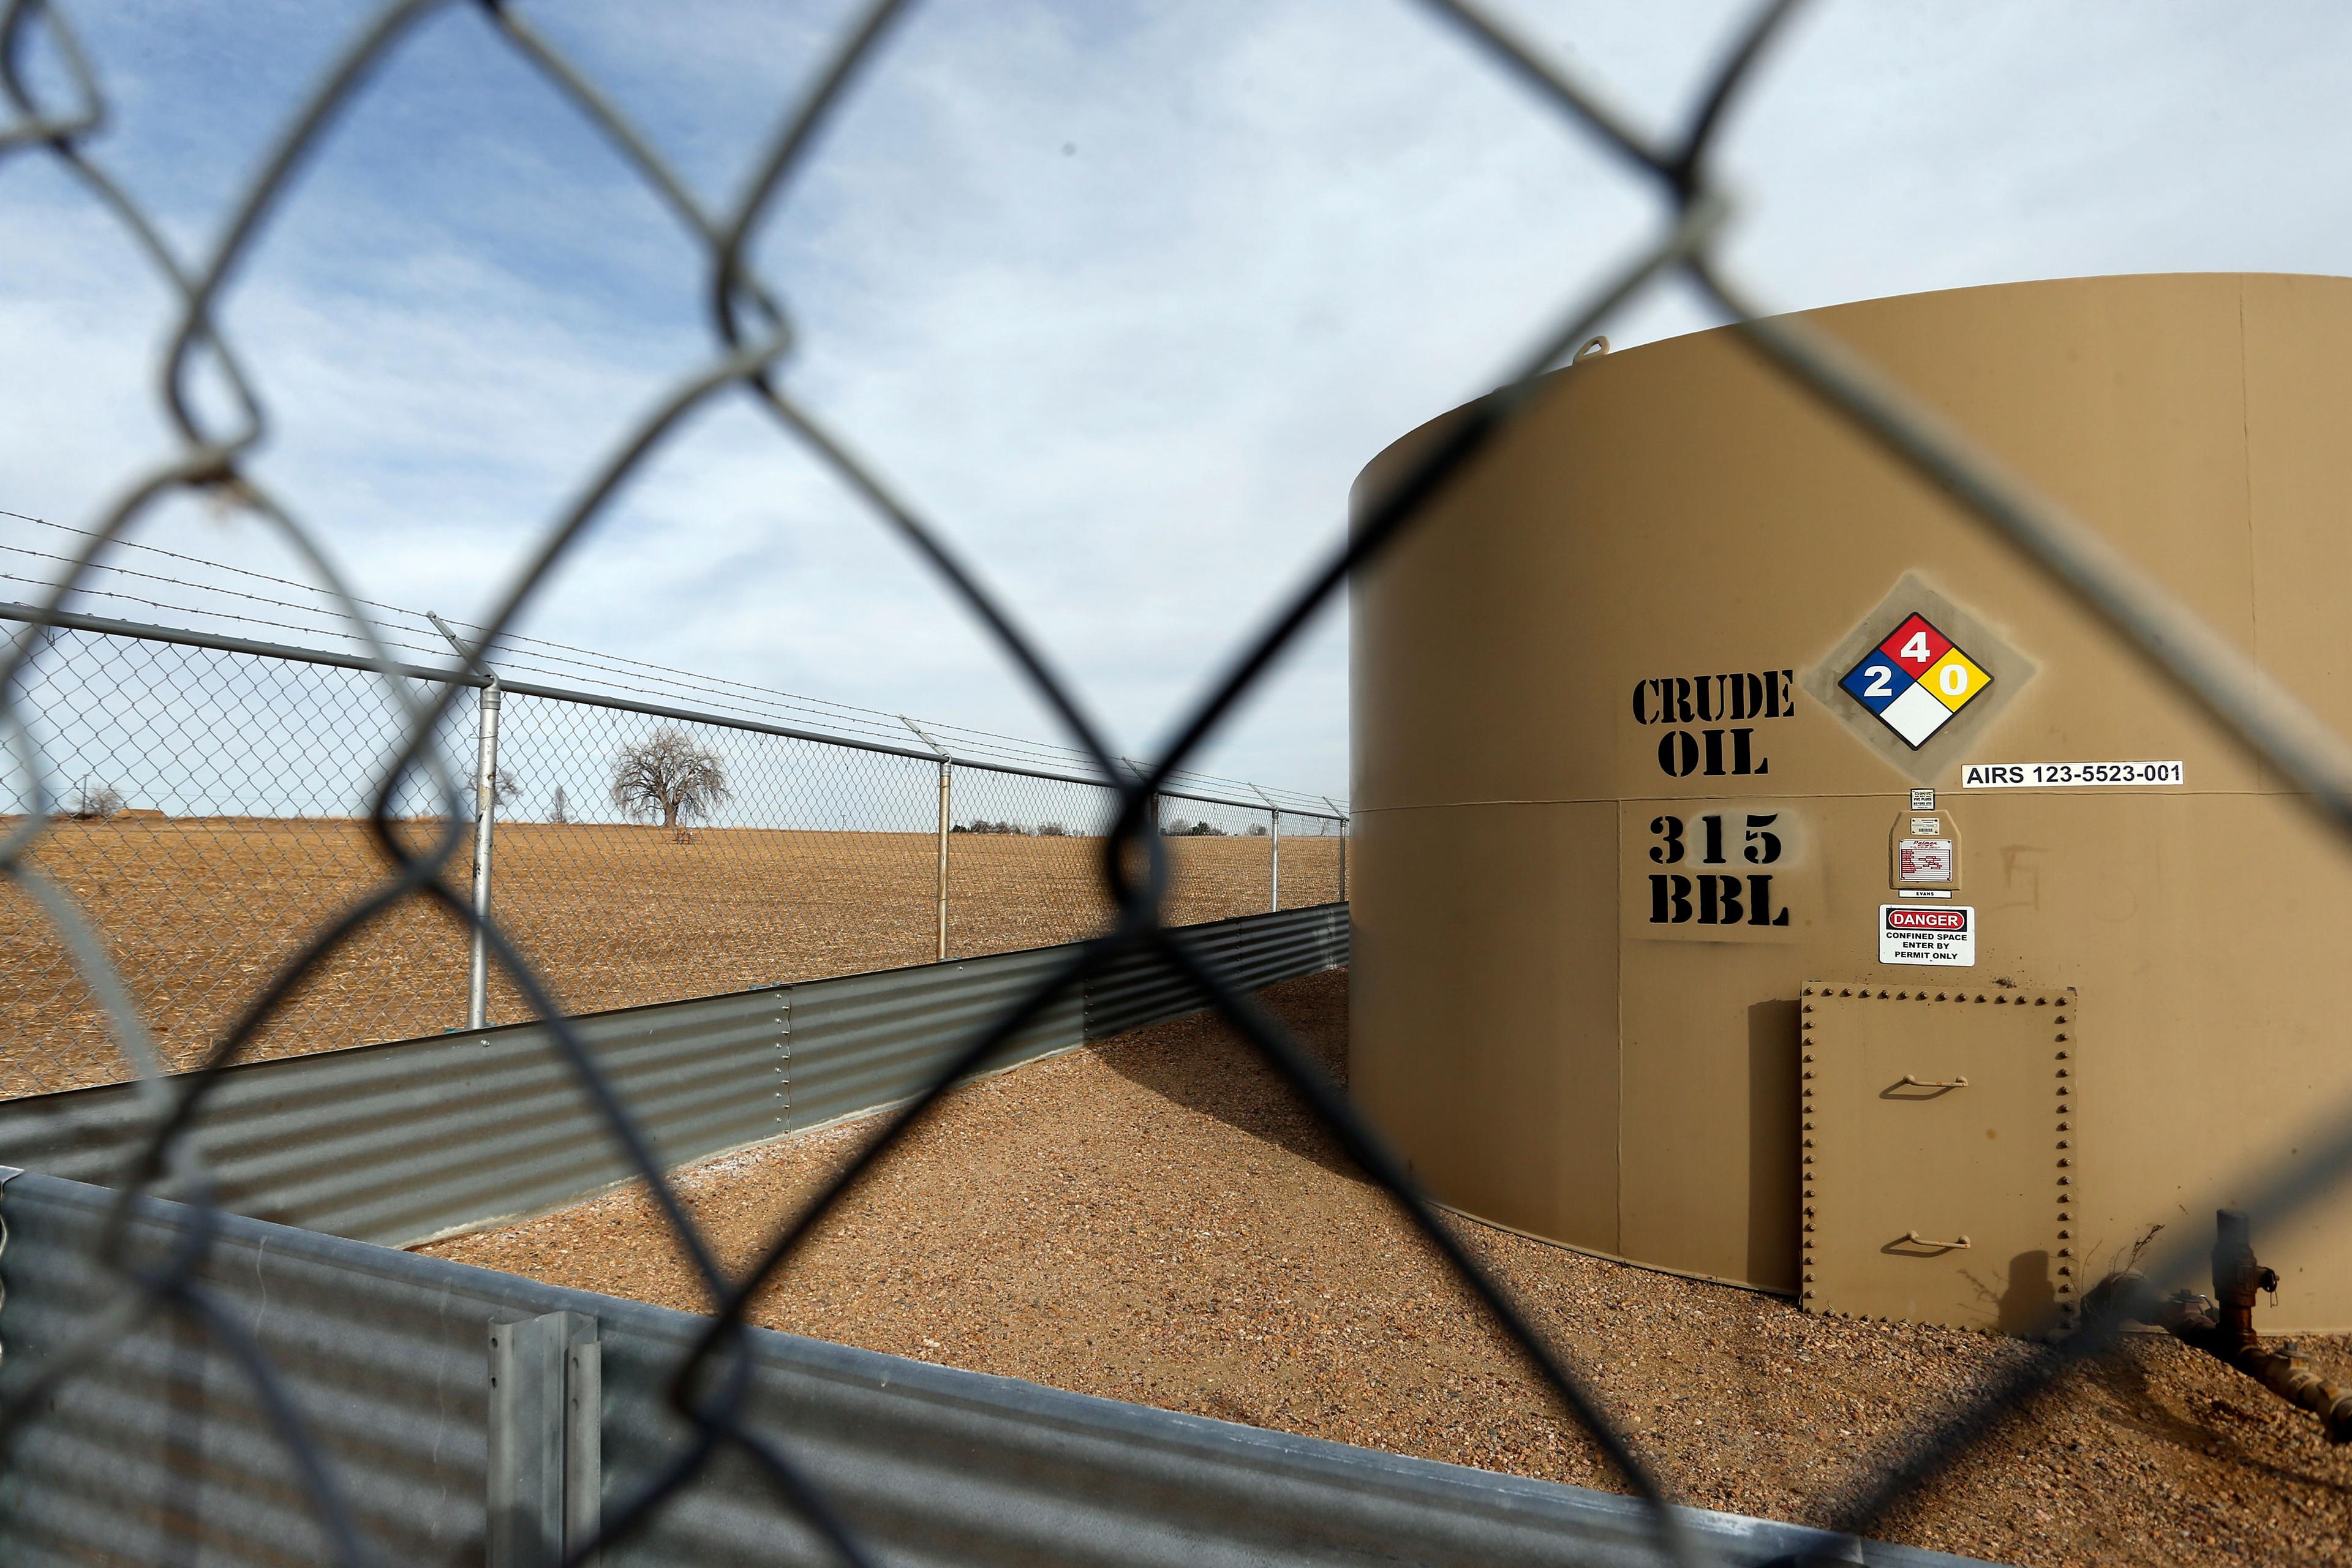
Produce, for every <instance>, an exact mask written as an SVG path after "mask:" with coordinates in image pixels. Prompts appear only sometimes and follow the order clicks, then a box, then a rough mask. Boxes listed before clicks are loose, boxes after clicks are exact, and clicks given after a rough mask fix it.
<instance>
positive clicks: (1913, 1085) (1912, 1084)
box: [1902, 1072, 1969, 1089]
mask: <svg viewBox="0 0 2352 1568" xmlns="http://www.w3.org/2000/svg"><path fill="white" fill-rule="evenodd" d="M1902 1087H1904V1088H1905V1089H1966V1088H1968V1087H1969V1080H1968V1079H1964V1078H1913V1077H1912V1076H1911V1075H1910V1074H1909V1073H1907V1072H1906V1073H1905V1074H1904V1075H1903V1084H1902Z"/></svg>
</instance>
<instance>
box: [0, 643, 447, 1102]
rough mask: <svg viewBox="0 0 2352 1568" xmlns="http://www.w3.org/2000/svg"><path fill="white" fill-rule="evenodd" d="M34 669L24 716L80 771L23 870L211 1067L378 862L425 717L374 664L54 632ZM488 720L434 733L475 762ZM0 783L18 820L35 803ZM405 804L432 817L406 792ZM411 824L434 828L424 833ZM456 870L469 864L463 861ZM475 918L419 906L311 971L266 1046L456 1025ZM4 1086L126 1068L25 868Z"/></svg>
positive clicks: (61, 793) (3, 992) (10, 980)
mask: <svg viewBox="0 0 2352 1568" xmlns="http://www.w3.org/2000/svg"><path fill="white" fill-rule="evenodd" d="M45 641H46V644H47V646H46V647H42V648H41V649H40V651H39V652H38V653H37V655H36V656H35V658H33V660H32V661H31V663H30V664H29V665H28V666H27V667H26V670H25V672H24V673H23V675H22V676H21V677H20V679H21V682H22V685H21V691H22V698H21V701H22V708H21V710H20V711H21V712H22V713H23V714H24V715H25V718H26V724H27V726H28V729H29V731H30V732H31V735H32V737H33V739H34V743H35V744H37V746H38V747H39V748H40V752H41V754H42V755H43V756H44V757H45V758H46V759H47V766H48V767H49V768H50V769H51V770H52V772H53V773H54V776H55V777H56V778H57V779H58V782H59V784H61V785H62V786H63V787H61V788H60V789H58V790H56V791H54V792H52V795H51V799H50V801H49V803H48V805H47V809H48V810H49V811H50V812H51V813H52V814H61V815H52V816H51V818H50V819H49V820H48V821H47V822H46V823H45V824H43V825H41V827H42V830H41V831H40V833H39V834H38V836H37V837H35V838H34V839H33V840H32V842H31V845H30V847H29V851H28V854H27V863H28V864H29V865H31V866H33V867H37V868H39V870H40V871H41V872H42V873H43V874H44V875H46V876H47V877H48V878H50V879H53V880H54V881H55V883H56V884H57V885H58V887H60V888H62V889H67V890H68V891H70V892H71V894H72V895H73V897H74V899H75V900H76V901H77V902H78V904H79V907H80V909H81V910H82V914H83V918H84V919H85V920H86V921H88V922H89V926H90V928H91V930H92V931H93V932H94V933H95V934H96V936H97V937H98V939H99V940H100V942H103V944H104V946H105V949H106V952H107V953H108V955H109V957H110V961H111V962H112V963H113V964H114V966H115V968H116V970H117V972H118V973H120V975H121V979H122V982H123V984H125V985H126V986H127V987H128V988H129V990H130V992H131V995H132V996H133V997H134V998H135V999H136V1001H137V1002H138V1004H139V1005H140V1006H141V1008H142V1011H143V1013H144V1015H145V1016H146V1019H147V1022H148V1026H149V1028H150V1029H151V1030H152V1033H153V1036H154V1039H155V1043H156V1046H157V1047H158V1049H159V1050H160V1051H161V1052H162V1054H163V1059H164V1060H165V1061H166V1062H167V1063H168V1064H170V1065H171V1066H173V1067H174V1068H189V1067H194V1066H195V1065H196V1064H197V1063H199V1062H200V1061H202V1060H203V1059H204V1057H205V1053H206V1052H207V1051H208V1050H210V1049H211V1048H212V1047H214V1046H215V1045H216V1044H217V1043H218V1042H219V1041H220V1040H221V1039H222V1038H223V1037H225V1036H226V1034H227V1032H228V1029H229V1027H230V1026H231V1025H232V1024H233V1023H234V1021H235V1019H236V1013H237V1010H238V1008H239V1007H240V1006H241V1005H243V1004H244V1003H245V1001H247V999H249V998H250V996H251V994H252V993H253V991H254V988H255V987H256V986H257V984H260V983H261V981H262V979H263V978H264V977H266V976H268V974H270V973H273V972H274V971H276V970H277V969H278V967H280V966H281V965H282V964H283V963H285V962H286V960H287V958H288V957H289V954H290V953H292V952H293V951H294V950H295V948H296V947H297V946H298V945H299V942H300V941H301V938H302V934H303V933H304V932H305V931H310V930H311V929H313V928H314V927H316V926H317V925H319V924H320V922H321V921H326V920H328V919H330V918H331V916H332V915H333V914H334V912H335V911H336V910H340V909H342V908H344V907H345V906H347V905H348V904H350V903H351V901H352V900H353V899H355V898H357V897H359V896H360V895H361V894H362V893H363V892H364V891H365V890H366V889H368V888H369V887H371V886H372V885H373V884H374V883H376V882H377V881H379V880H380V879H382V877H383V858H382V856H381V855H380V854H379V853H378V851H377V849H376V847H375V844H374V839H373V835H372V833H371V830H370V828H369V826H368V823H367V809H368V801H369V797H370V795H372V794H373V792H374V785H375V782H376V780H377V779H378V778H379V777H380V775H381V773H382V771H383V763H384V759H385V758H386V757H388V756H391V755H393V754H394V753H396V752H397V751H398V749H399V747H400V744H401V741H402V736H403V733H404V730H405V728H406V725H407V722H408V718H407V715H406V714H405V713H404V712H403V711H402V710H401V709H400V708H399V707H398V706H397V705H395V704H393V703H389V702H387V701H386V700H384V696H383V689H382V687H381V684H380V683H379V681H378V680H377V679H376V678H375V677H374V676H373V675H371V674H369V673H367V672H365V671H360V670H349V669H337V668H329V667H325V666H320V665H311V664H298V663H293V662H290V661H287V660H281V659H261V658H250V657H247V656H245V655H241V654H235V653H228V652H224V651H222V650H218V649H214V648H195V647H178V646H174V645H171V644H165V643H151V642H139V641H134V640H131V639H128V638H122V637H103V636H97V635H93V634H90V633H87V632H79V631H68V630H61V629H58V630H51V631H49V632H47V634H46V636H45ZM471 730H472V715H471V714H470V713H469V712H462V711H455V710H453V711H452V712H450V713H448V714H446V715H445V716H444V717H443V718H442V720H441V721H439V722H438V724H437V725H436V731H435V736H434V745H435V747H436V750H437V751H438V752H440V753H441V754H442V755H444V756H462V755H464V754H465V753H466V752H467V751H468V750H469V749H470V747H471V744H472V734H471ZM32 786H33V781H32V780H31V778H30V777H29V776H28V775H27V774H26V773H25V772H24V770H23V769H22V768H16V769H11V770H8V771H7V773H5V775H0V805H5V810H6V812H7V814H8V817H9V819H10V821H11V823H12V824H13V825H16V826H23V825H25V824H26V823H27V822H28V820H29V819H28V816H27V814H28V813H30V812H31V811H32V810H33V809H34V808H35V799H34V791H33V787H32ZM390 808H391V809H390V816H391V817H392V818H393V819H394V821H395V822H400V823H404V824H405V823H406V822H408V820H409V819H412V818H423V817H431V816H434V814H435V813H436V811H437V810H438V805H437V803H436V802H435V801H433V800H432V798H431V796H430V794H429V793H428V792H427V791H425V789H423V788H421V787H417V785H415V784H403V786H402V787H401V788H400V789H398V790H397V791H395V792H394V797H393V798H392V800H391V802H390ZM401 831H402V832H404V833H405V834H407V835H409V836H410V837H413V838H415V839H416V840H417V841H419V842H422V841H424V840H425V839H427V838H429V837H431V834H432V831H433V830H432V829H431V828H430V827H428V828H425V829H423V830H421V831H420V830H416V829H414V828H411V827H407V826H404V827H403V828H402V829H401ZM456 874H457V875H460V876H462V875H463V871H462V866H461V868H460V869H459V871H458V872H457V873H456ZM465 940H466V939H465V928H464V926H463V925H462V924H461V923H460V922H459V921H457V920H456V919H454V918H453V917H452V916H451V915H450V914H449V913H448V912H447V911H446V910H442V909H440V908H437V907H436V906H434V905H432V904H430V903H428V902H426V901H424V900H408V901H406V902H404V903H403V904H402V905H401V906H400V907H398V908H397V909H394V910H391V911H389V912H388V913H387V915H386V916H385V918H384V919H383V920H382V921H377V922H376V923H375V924H374V925H373V926H371V927H370V928H369V929H368V930H366V931H362V932H359V933H357V934H356V935H355V936H354V938H353V940H352V942H348V943H346V944H344V945H343V946H342V947H341V948H340V949H339V950H338V951H337V952H335V953H334V954H333V955H332V956H331V957H330V958H329V959H328V960H327V961H326V962H325V963H321V964H320V965H319V966H318V967H317V968H316V969H315V970H314V971H313V972H312V973H311V974H310V977H309V978H308V980H307V981H306V983H305V984H304V985H303V986H302V988H301V990H300V991H299V993H298V994H295V995H294V996H292V997H290V998H289V1000H288V1002H287V1004H286V1005H284V1006H282V1007H280V1008H279V1009H278V1010H277V1011H276V1012H275V1013H274V1014H273V1015H272V1016H271V1017H270V1018H269V1019H268V1021H267V1023H266V1025H265V1026H263V1027H262V1028H261V1029H260V1031H259V1032H257V1035H256V1036H255V1037H254V1040H253V1042H252V1046H251V1047H250V1048H249V1050H248V1051H247V1055H248V1056H249V1057H264V1056H275V1055H281V1054H286V1053H289V1052H299V1051H303V1050H315V1049H319V1048H321V1047H326V1046H336V1045H350V1044H355V1043H358V1042H360V1041H362V1040H368V1039H399V1038H404V1037H411V1036H416V1035H424V1034H429V1033H432V1032H434V1031H436V1030H439V1029H442V1028H446V1027H447V1026H449V1025H450V1024H452V1023H454V1022H458V1021H461V1020H462V1018H463V1016H464V1005H465V984H466V980H465V968H466V958H465V951H466V949H465ZM0 1017H5V1019H6V1025H7V1028H8V1036H7V1038H6V1040H5V1043H0V1094H12V1095H13V1094H27V1093H40V1092H46V1091H47V1090H51V1089H68V1088H75V1087H79V1086H80V1085H84V1084H89V1083H100V1082H108V1081H111V1080H113V1079H119V1078H121V1076H122V1073H123V1069H124V1066H125V1064H124V1062H123V1059H122V1058H121V1053H120V1052H118V1051H117V1050H116V1049H115V1048H114V1047H113V1045H112V1044H111V1042H110V1032H109V1025H108V1021H107V1017H106V1015H105V1012H104V1010H103V1009H102V1008H101V1007H100V1005H98V1003H97V999H96V998H95V997H94V996H93V995H92V994H91V993H90V991H89V987H88V986H87V984H85V983H84V980H83V977H82V975H81V974H80V973H79V966H78V965H77V964H76V963H75V962H74V961H73V959H72V957H71V955H70V954H69V953H68V952H67V950H66V949H65V948H64V947H63V946H62V945H61V944H60V942H59V941H58V933H57V931H56V930H55V929H54V928H53V927H52V926H51V925H50V924H49V923H48V922H47V921H46V920H45V919H43V918H42V916H41V914H40V911H39V910H38V908H37V904H36V903H35V901H34V900H32V899H31V898H30V897H29V896H28V895H27V894H26V891H25V890H24V889H23V887H22V886H21V885H18V884H13V883H12V884H10V885H9V886H7V887H6V888H5V890H0Z"/></svg>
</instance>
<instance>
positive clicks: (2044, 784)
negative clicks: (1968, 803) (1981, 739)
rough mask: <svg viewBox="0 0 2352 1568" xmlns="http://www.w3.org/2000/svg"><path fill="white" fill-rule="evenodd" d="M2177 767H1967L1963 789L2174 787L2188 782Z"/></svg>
mask: <svg viewBox="0 0 2352 1568" xmlns="http://www.w3.org/2000/svg"><path fill="white" fill-rule="evenodd" d="M2186 773H2187V770H2186V769H2184V768H2183V767H2182V766H2181V764H2180V763H1969V765H1968V766H1967V767H1964V768H1962V769H1961V770H1960V787H1961V788H1962V789H2050V788H2053V787H2055V788H2061V789H2063V788H2066V787H2068V786H2071V785H2085V784H2088V785H2104V786H2106V787H2110V788H2112V787H2114V786H2115V785H2117V784H2185V783H2187V782H2188V779H2187V777H2186Z"/></svg>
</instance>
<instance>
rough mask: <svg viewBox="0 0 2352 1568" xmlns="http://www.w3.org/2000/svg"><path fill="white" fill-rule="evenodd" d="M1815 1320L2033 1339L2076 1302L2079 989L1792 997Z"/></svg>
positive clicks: (1842, 989)
mask: <svg viewBox="0 0 2352 1568" xmlns="http://www.w3.org/2000/svg"><path fill="white" fill-rule="evenodd" d="M1800 1007H1801V1015H1800V1016H1801V1021H1802V1029H1801V1035H1800V1040H1801V1045H1800V1047H1799V1057H1800V1065H1799V1073H1800V1078H1799V1084H1800V1087H1801V1111H1802V1114H1801V1118H1800V1123H1801V1131H1800V1133H1799V1137H1800V1139H1801V1151H1800V1152H1801V1171H1802V1173H1803V1185H1802V1190H1803V1193H1804V1199H1803V1204H1804V1212H1803V1215H1802V1232H1801V1234H1802V1237H1803V1243H1804V1248H1803V1257H1804V1265H1803V1270H1802V1279H1801V1285H1800V1289H1801V1295H1800V1298H1799V1300H1800V1301H1801V1304H1802V1305H1803V1307H1804V1308H1805V1309H1806V1310H1808V1311H1815V1312H1834V1313H1839V1314H1842V1315H1844V1316H1847V1317H1855V1318H1887V1319H1896V1320H1901V1321H1907V1322H1916V1323H1940V1324H1944V1325H1947V1326H1949V1327H1952V1328H1963V1329H1979V1330H1986V1331H1995V1332H2000V1333H2007V1334H2016V1335H2021V1336H2026V1337H2039V1336H2043V1335H2048V1334H2053V1333H2063V1332H2064V1331H2067V1330H2068V1329H2071V1328H2072V1327H2073V1326H2074V1319H2075V1313H2076V1310H2077V1305H2078V1303H2079V1302H2080V1300H2081V1297H2082V1292H2081V1283H2082V1281H2081V1279H2080V1268H2079V1256H2080V1251H2079V1248H2078V1247H2076V1246H2075V1243H2074V1236H2075V1225H2074V1216H2075V1214H2076V1213H2077V1210H2076V1209H2075V1206H2074V1196H2075V1192H2076V1188H2077V1185H2078V1178H2079V1175H2080V1166H2079V1164H2078V1163H2077V1162H2076V1160H2075V1158H2074V1154H2075V1148H2076V1144H2077V1140H2076V1138H2075V1135H2074V1129H2075V1127H2076V1126H2077V1125H2078V1118H2077V1116H2076V1109H2077V1102H2076V1100H2075V1097H2074V1096H2075V1089H2076V1086H2077V1077H2078V1075H2077V1068H2079V1067H2080V1065H2081V1051H2080V1039H2081V1030H2080V1028H2079V1026H2078V1024H2077V1020H2078V1018H2079V1016H2080V1014H2081V1008H2080V1006H2079V1005H2078V998H2077V996H2076V995H2075V993H2074V990H2073V988H2071V987H2067V988H2063V989H2044V990H2019V989H2008V988H2003V987H2000V986H1989V987H1986V988H1985V989H1982V990H1979V989H1977V988H1976V987H1974V986H1969V987H1967V988H1965V989H1963V988H1960V987H1958V986H1952V985H1926V986H1897V985H1885V984H1860V983H1853V984H1843V983H1834V982H1821V981H1817V982H1814V983H1812V984H1808V985H1806V986H1805V987H1804V992H1803V996H1802V998H1801V1002H1800Z"/></svg>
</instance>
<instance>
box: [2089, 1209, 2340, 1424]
mask: <svg viewBox="0 0 2352 1568" xmlns="http://www.w3.org/2000/svg"><path fill="white" fill-rule="evenodd" d="M2278 1283H2279V1278H2278V1275H2277V1273H2276V1272H2275V1271H2273V1270H2272V1269H2269V1268H2263V1266H2262V1264H2261V1263H2260V1262H2258V1261H2256V1259H2255V1258H2254V1240H2253V1226H2252V1222H2251V1221H2250V1220H2249V1219H2248V1218H2247V1217H2246V1215H2245V1214H2244V1213H2243V1212H2242V1211H2241V1210H2238V1209H2221V1210H2220V1211H2218V1212H2217V1213H2216V1214H2215V1215H2214V1216H2213V1294H2212V1295H2211V1296H2200V1295H2199V1294H2198V1293H2197V1292H2196V1291H2194V1290H2181V1291H2177V1292H2175V1293H2174V1294H2173V1295H2171V1296H2168V1297H2165V1298H2163V1299H2161V1300H2159V1299H2158V1297H2157V1294H2156V1288H2155V1286H2154V1285H2153V1284H2151V1283H2150V1282H2149V1280H2148V1279H2147V1276H2146V1275H2144V1274H2142V1273H2140V1272H2139V1271H2138V1270H2137V1269H2126V1270H2124V1271H2123V1272H2121V1273H2116V1274H2110V1275H2108V1276H2107V1277H2106V1278H2105V1279H2102V1280H2101V1281H2099V1283H2098V1285H2097V1286H2096V1287H2095V1289H2093V1290H2092V1291H2091V1293H2090V1295H2088V1296H2087V1297H2085V1298H2084V1302H2083V1305H2084V1309H2085V1310H2087V1311H2089V1312H2091V1313H2092V1314H2093V1315H2094V1316H2116V1317H2121V1318H2123V1319H2126V1320H2127V1321H2134V1322H2142V1323H2148V1324H2151V1325H2153V1326H2155V1327H2157V1328H2159V1329H2162V1330H2164V1331H2166V1332H2167V1333H2168V1334H2170V1335H2172V1337H2173V1338H2175V1339H2177V1340H2179V1341H2180V1342H2182V1343H2184V1344H2189V1345H2193V1346H2195V1347H2196V1348H2197V1349H2199V1350H2200V1351H2203V1352H2205V1353H2206V1354H2207V1355H2210V1356H2211V1357H2213V1359H2215V1360H2216V1361H2219V1362H2222V1363H2227V1364H2228V1365H2230V1366H2233V1367H2235V1368H2237V1369H2238V1370H2239V1371H2240V1372H2242V1373H2245V1374H2246V1375H2247V1376H2248V1377H2251V1378H2252V1379H2253V1380H2254V1381H2255V1382H2256V1383H2259V1384H2262V1385H2263V1387H2264V1388H2267V1389H2269V1390H2270V1391H2271V1392H2272V1393H2273V1394H2277V1395H2278V1396H2279V1397H2280V1398H2281V1399H2284V1400H2285V1401H2286V1402H2287V1403H2288V1404H2289V1405H2296V1406H2298V1407H2299V1408H2301V1409H2305V1410H2308V1411H2310V1412H2311V1413H2312V1414H2313V1415H2316V1416H2318V1417H2319V1422H2320V1428H2321V1430H2322V1431H2324V1432H2325V1433H2326V1435H2327V1440H2328V1441H2329V1442H2331V1443H2336V1444H2343V1443H2352V1393H2347V1392H2346V1391H2345V1390H2343V1389H2341V1388H2338V1387H2337V1386H2336V1384H2332V1383H2330V1382H2328V1381H2327V1380H2326V1378H2324V1377H2322V1376H2320V1374H2319V1373H2316V1372H2314V1371H2313V1370H2312V1369H2311V1364H2310V1363H2308V1362H2306V1361H2305V1360H2304V1359H2303V1357H2302V1356H2301V1355H2299V1354H2297V1353H2296V1352H2295V1347H2294V1345H2293V1344H2285V1345H2279V1346H2272V1345H2265V1344H2264V1343H2263V1341H2262V1336H2261V1335H2260V1334H2257V1333H2256V1332H2255V1331H2254V1296H2255V1293H2256V1292H2257V1291H2262V1290H2269V1291H2271V1292H2273V1293H2274V1294H2275V1293H2276V1291H2277V1289H2278Z"/></svg>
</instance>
